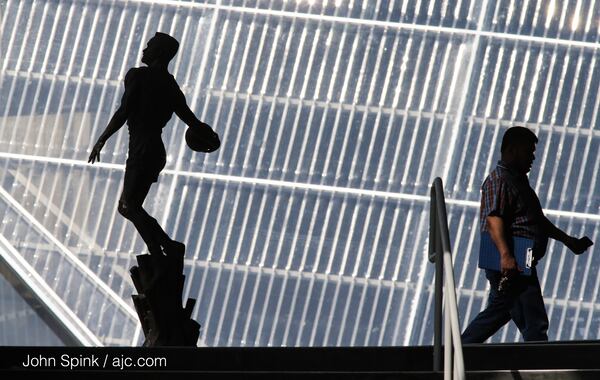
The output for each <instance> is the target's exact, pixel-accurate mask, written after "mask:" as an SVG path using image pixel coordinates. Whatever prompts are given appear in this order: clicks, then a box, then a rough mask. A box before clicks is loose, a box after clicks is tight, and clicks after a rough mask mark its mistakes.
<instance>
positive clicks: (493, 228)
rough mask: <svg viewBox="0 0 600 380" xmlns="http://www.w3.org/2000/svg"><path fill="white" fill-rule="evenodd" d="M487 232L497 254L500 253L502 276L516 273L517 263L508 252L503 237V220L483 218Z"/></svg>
mask: <svg viewBox="0 0 600 380" xmlns="http://www.w3.org/2000/svg"><path fill="white" fill-rule="evenodd" d="M485 220H486V223H487V227H488V232H489V233H490V236H491V238H492V241H493V242H494V244H496V248H498V252H500V269H501V271H502V273H503V274H507V273H510V272H516V271H518V270H519V268H518V267H517V261H516V260H515V257H514V256H513V255H512V253H511V252H510V249H509V248H508V244H507V243H506V238H505V235H504V220H502V218H501V217H499V216H488V217H486V218H485Z"/></svg>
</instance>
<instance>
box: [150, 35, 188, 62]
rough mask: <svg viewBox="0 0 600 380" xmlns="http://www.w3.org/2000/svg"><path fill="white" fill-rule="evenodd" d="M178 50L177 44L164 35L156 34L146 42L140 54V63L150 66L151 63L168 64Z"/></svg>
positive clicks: (174, 40) (171, 38)
mask: <svg viewBox="0 0 600 380" xmlns="http://www.w3.org/2000/svg"><path fill="white" fill-rule="evenodd" d="M178 49H179V42H178V41H177V40H176V39H175V38H173V37H171V36H169V35H168V34H165V33H160V32H156V34H155V35H154V37H152V38H151V39H150V41H148V44H147V46H146V48H145V49H144V50H143V53H142V62H143V63H145V64H147V65H150V64H152V63H153V62H160V63H163V64H168V63H169V62H170V61H171V59H173V57H175V54H177V50H178Z"/></svg>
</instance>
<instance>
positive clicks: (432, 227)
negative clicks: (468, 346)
mask: <svg viewBox="0 0 600 380" xmlns="http://www.w3.org/2000/svg"><path fill="white" fill-rule="evenodd" d="M435 199H436V191H435V186H432V187H431V208H430V223H429V261H431V262H434V263H435V284H434V286H435V289H434V295H435V308H434V320H433V332H434V333H433V370H434V371H441V370H442V302H443V287H444V283H443V281H444V258H443V254H442V252H443V251H442V241H441V239H440V234H439V233H438V223H437V207H436V202H435Z"/></svg>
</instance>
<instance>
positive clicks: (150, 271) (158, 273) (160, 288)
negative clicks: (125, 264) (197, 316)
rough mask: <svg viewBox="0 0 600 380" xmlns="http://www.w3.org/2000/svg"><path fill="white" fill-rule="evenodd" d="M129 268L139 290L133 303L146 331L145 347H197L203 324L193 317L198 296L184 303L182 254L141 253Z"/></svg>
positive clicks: (134, 295) (133, 296) (134, 296)
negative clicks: (135, 262) (135, 263)
mask: <svg viewBox="0 0 600 380" xmlns="http://www.w3.org/2000/svg"><path fill="white" fill-rule="evenodd" d="M136 258H137V262H138V265H137V266H134V267H132V268H131V269H130V270H129V272H130V273H131V279H132V280H133V284H134V285H135V288H136V290H137V292H138V293H139V294H133V295H132V296H131V297H132V298H133V303H134V305H135V309H136V311H137V314H138V317H139V319H140V322H141V324H142V329H143V331H144V336H145V337H146V339H145V340H144V344H143V346H144V347H158V346H192V347H196V342H197V341H198V336H199V335H200V324H198V322H196V321H194V320H192V319H191V315H192V310H193V309H194V305H195V303H196V300H195V299H193V298H188V299H187V302H186V303H185V307H182V295H183V283H184V281H185V276H184V275H183V255H170V256H162V255H161V256H158V255H138V256H137V257H136Z"/></svg>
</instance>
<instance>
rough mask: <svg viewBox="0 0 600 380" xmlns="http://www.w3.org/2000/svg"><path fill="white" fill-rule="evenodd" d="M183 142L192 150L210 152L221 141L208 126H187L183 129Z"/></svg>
mask: <svg viewBox="0 0 600 380" xmlns="http://www.w3.org/2000/svg"><path fill="white" fill-rule="evenodd" d="M185 142H186V144H187V146H188V147H189V148H190V149H191V150H193V151H194V152H202V153H211V152H214V151H215V150H217V149H219V147H220V146H221V141H220V140H219V135H217V134H216V133H215V132H213V130H212V129H211V128H210V127H209V126H208V125H206V126H202V127H188V129H187V131H185Z"/></svg>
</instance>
